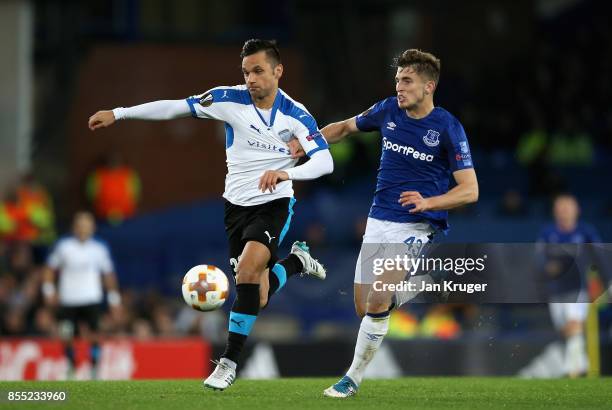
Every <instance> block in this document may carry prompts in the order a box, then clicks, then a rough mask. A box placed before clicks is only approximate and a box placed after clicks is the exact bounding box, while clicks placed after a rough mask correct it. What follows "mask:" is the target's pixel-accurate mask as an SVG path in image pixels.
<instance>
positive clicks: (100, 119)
mask: <svg viewBox="0 0 612 410" xmlns="http://www.w3.org/2000/svg"><path fill="white" fill-rule="evenodd" d="M115 121H116V120H115V115H114V114H113V112H112V111H98V112H97V113H95V114H94V115H92V116H91V117H89V121H88V122H87V125H88V126H89V129H90V130H92V131H95V130H97V129H98V128H105V127H108V126H110V125H113V124H114V123H115Z"/></svg>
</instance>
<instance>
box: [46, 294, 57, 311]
mask: <svg viewBox="0 0 612 410" xmlns="http://www.w3.org/2000/svg"><path fill="white" fill-rule="evenodd" d="M44 299H45V305H46V306H48V307H50V308H54V307H56V306H57V305H58V304H59V298H58V296H57V293H54V294H52V295H47V296H45V298H44Z"/></svg>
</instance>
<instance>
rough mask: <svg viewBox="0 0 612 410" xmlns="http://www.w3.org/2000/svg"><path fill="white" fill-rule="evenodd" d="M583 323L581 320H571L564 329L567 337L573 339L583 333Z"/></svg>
mask: <svg viewBox="0 0 612 410" xmlns="http://www.w3.org/2000/svg"><path fill="white" fill-rule="evenodd" d="M582 328H583V323H582V322H581V321H579V320H570V321H569V322H567V324H566V325H565V326H564V328H563V333H564V335H565V337H572V336H576V335H579V334H581V333H582Z"/></svg>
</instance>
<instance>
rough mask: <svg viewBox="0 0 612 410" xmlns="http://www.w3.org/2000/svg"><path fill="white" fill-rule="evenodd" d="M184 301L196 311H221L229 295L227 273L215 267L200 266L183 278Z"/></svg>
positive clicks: (192, 269)
mask: <svg viewBox="0 0 612 410" xmlns="http://www.w3.org/2000/svg"><path fill="white" fill-rule="evenodd" d="M182 290H183V299H184V300H185V303H187V304H188V305H189V306H191V307H192V308H194V309H196V310H200V311H202V312H208V311H211V310H215V309H219V308H220V307H221V306H223V304H224V303H225V300H226V299H227V297H228V295H229V281H228V280H227V276H225V273H223V271H222V270H221V269H219V268H217V267H216V266H213V265H198V266H194V267H193V268H191V269H189V271H188V272H187V273H186V274H185V277H183V286H182Z"/></svg>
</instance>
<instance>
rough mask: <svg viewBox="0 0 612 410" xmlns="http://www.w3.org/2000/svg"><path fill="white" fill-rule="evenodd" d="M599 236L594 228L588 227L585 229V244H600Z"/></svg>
mask: <svg viewBox="0 0 612 410" xmlns="http://www.w3.org/2000/svg"><path fill="white" fill-rule="evenodd" d="M601 242H602V240H601V236H600V235H599V232H597V229H595V227H593V226H590V225H588V227H587V243H601Z"/></svg>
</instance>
